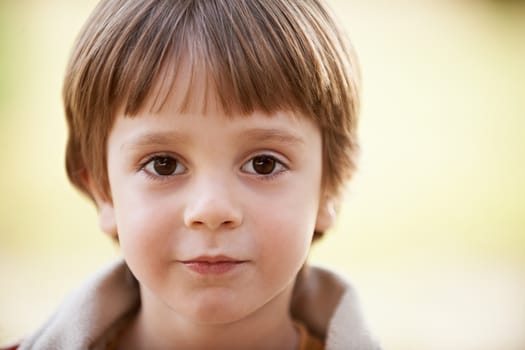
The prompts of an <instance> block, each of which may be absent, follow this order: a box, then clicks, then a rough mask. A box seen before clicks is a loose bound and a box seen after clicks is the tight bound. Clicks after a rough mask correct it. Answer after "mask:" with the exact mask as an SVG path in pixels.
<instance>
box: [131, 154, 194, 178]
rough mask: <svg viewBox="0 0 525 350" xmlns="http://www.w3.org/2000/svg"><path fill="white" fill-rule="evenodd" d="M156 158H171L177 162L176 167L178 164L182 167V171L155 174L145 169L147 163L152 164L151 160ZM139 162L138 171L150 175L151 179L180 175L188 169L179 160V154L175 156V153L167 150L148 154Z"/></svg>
mask: <svg viewBox="0 0 525 350" xmlns="http://www.w3.org/2000/svg"><path fill="white" fill-rule="evenodd" d="M158 158H171V159H173V160H174V161H175V162H177V168H178V167H179V166H182V167H183V168H184V169H183V171H182V172H175V173H173V174H170V175H160V174H157V173H156V172H155V171H149V170H147V169H146V167H147V166H148V165H150V164H152V162H153V161H155V160H156V159H158ZM139 164H140V165H139V169H138V170H139V171H141V172H143V173H144V174H146V175H147V176H148V177H151V178H153V179H161V180H162V179H168V178H171V177H173V176H180V175H182V174H184V173H186V171H187V170H188V167H187V166H186V165H185V164H184V161H181V159H180V157H179V156H176V155H174V154H171V153H168V152H161V153H154V154H150V155H148V156H147V157H145V158H144V160H142V161H141V162H140V163H139Z"/></svg>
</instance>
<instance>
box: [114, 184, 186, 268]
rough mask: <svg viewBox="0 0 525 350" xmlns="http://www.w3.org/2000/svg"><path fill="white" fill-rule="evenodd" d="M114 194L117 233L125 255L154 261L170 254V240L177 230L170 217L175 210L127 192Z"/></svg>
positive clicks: (173, 215) (159, 202)
mask: <svg viewBox="0 0 525 350" xmlns="http://www.w3.org/2000/svg"><path fill="white" fill-rule="evenodd" d="M115 192H116V193H117V196H116V198H115V213H116V218H117V229H118V235H119V241H120V245H121V247H122V250H123V252H124V254H125V255H128V256H130V257H133V256H135V255H138V256H140V255H144V256H145V257H148V256H151V255H155V256H156V257H157V258H162V257H163V256H166V255H167V254H169V247H170V239H171V237H172V233H173V232H174V230H175V228H176V222H175V219H176V215H175V214H174V213H173V211H174V210H176V209H174V208H172V207H170V206H169V205H167V204H165V203H163V202H162V201H153V200H151V199H148V198H144V197H143V196H141V195H140V194H137V193H131V192H130V191H127V192H126V191H124V192H122V193H119V192H118V191H115ZM172 204H173V202H172ZM172 206H173V205H172Z"/></svg>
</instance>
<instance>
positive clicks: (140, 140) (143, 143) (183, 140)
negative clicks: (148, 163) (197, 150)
mask: <svg viewBox="0 0 525 350" xmlns="http://www.w3.org/2000/svg"><path fill="white" fill-rule="evenodd" d="M188 143H189V139H188V137H187V136H185V135H183V134H181V133H178V132H173V131H171V132H152V133H145V134H141V135H139V136H136V137H133V138H131V139H130V140H128V141H125V142H124V143H122V145H121V147H120V148H121V150H124V149H131V150H133V149H137V148H142V147H154V146H166V145H174V144H176V145H181V144H182V145H184V144H188Z"/></svg>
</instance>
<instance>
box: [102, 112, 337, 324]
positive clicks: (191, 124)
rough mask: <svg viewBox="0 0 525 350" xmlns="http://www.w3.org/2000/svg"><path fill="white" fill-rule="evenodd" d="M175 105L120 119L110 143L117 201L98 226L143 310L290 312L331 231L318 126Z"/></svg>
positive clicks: (224, 315) (221, 318) (217, 319)
mask: <svg viewBox="0 0 525 350" xmlns="http://www.w3.org/2000/svg"><path fill="white" fill-rule="evenodd" d="M176 107H177V106H176V104H175V103H170V102H168V103H167V104H166V105H165V106H164V107H163V108H162V109H161V110H160V111H159V112H158V113H155V114H151V113H148V112H144V113H139V115H138V116H136V117H133V118H129V117H124V116H122V115H119V116H117V119H116V121H115V125H114V127H113V129H112V131H111V133H110V136H109V140H108V146H107V149H108V175H109V180H110V185H111V194H112V199H113V201H112V203H105V204H103V205H102V206H101V219H102V220H103V221H104V222H105V223H103V225H104V228H105V230H106V231H110V232H118V237H119V241H120V245H121V248H122V252H123V255H124V257H125V260H126V261H127V263H128V265H129V267H130V269H131V270H132V272H133V273H134V275H135V276H136V278H137V279H138V280H139V282H140V284H141V286H142V298H143V301H142V302H143V307H146V306H147V305H150V306H152V307H154V308H156V309H157V310H156V311H157V312H164V311H166V310H167V311H170V312H171V311H173V312H175V314H176V315H178V316H183V318H185V319H191V320H194V321H198V322H204V323H225V322H232V321H235V320H240V319H242V318H245V317H247V316H249V315H252V314H254V313H255V312H256V311H261V310H263V309H264V308H266V309H267V308H269V307H271V305H281V307H282V305H286V302H287V300H288V299H287V298H288V296H289V293H290V292H291V289H292V287H293V282H294V278H295V276H296V274H297V272H298V270H299V269H300V268H301V266H302V265H303V263H304V261H305V259H306V256H307V253H308V250H309V248H310V244H311V240H312V235H313V232H314V230H315V229H316V228H317V229H320V230H324V229H326V228H327V227H326V226H327V225H329V223H330V220H329V219H330V218H329V219H327V218H326V215H327V214H326V211H325V210H324V206H321V199H322V192H321V173H322V150H321V148H322V147H321V136H320V132H319V130H318V128H317V127H316V126H315V125H314V124H313V123H312V122H310V121H309V120H307V118H305V117H302V116H300V115H294V113H292V112H279V113H276V114H274V115H272V116H271V117H269V116H267V115H265V114H262V113H259V112H255V113H253V114H252V115H250V116H247V117H243V116H233V117H232V116H229V117H226V116H225V115H224V113H223V112H221V110H220V109H218V108H211V109H210V108H208V111H207V113H206V114H205V115H203V114H201V113H187V114H184V115H180V114H179V113H178V112H177V108H176ZM323 202H324V201H323ZM108 223H109V224H108ZM113 224H114V225H113ZM278 300H281V302H279V301H278ZM270 301H274V302H272V303H269V302H270ZM161 310H164V311H161Z"/></svg>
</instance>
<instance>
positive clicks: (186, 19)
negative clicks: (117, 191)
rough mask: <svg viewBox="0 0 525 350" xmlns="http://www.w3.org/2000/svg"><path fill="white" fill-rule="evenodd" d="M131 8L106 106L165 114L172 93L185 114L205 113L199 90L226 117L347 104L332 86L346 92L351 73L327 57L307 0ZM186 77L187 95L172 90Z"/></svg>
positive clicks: (212, 0) (312, 111)
mask: <svg viewBox="0 0 525 350" xmlns="http://www.w3.org/2000/svg"><path fill="white" fill-rule="evenodd" d="M130 3H132V2H130ZM283 6H284V8H283ZM299 6H301V7H304V8H302V9H299V8H298V7H299ZM129 7H130V8H129V11H136V13H137V15H135V20H134V21H130V22H127V23H126V27H125V28H122V34H123V35H121V36H119V38H118V39H117V41H116V43H114V44H113V45H112V50H111V51H112V52H114V53H116V54H118V56H117V57H114V58H113V59H111V58H110V59H109V61H110V62H111V61H113V62H116V64H115V69H114V70H113V71H112V72H109V73H111V74H109V75H108V76H107V80H106V81H108V84H106V87H107V89H106V91H107V98H108V100H107V105H110V106H112V107H113V109H114V108H123V109H124V113H125V114H126V115H131V116H133V115H135V114H137V113H138V111H139V110H140V109H141V108H143V107H144V104H145V101H146V100H147V99H153V100H154V101H155V102H154V104H153V106H154V109H158V108H161V107H162V105H163V104H164V103H165V101H166V99H167V98H168V95H169V94H170V93H175V94H176V97H177V99H178V100H179V101H181V103H180V104H179V106H180V109H181V112H184V111H186V110H187V109H188V108H189V107H190V106H196V105H197V106H200V107H201V108H202V111H205V110H206V107H207V106H206V104H205V103H203V104H198V103H195V98H194V97H195V96H194V95H195V92H197V93H198V94H202V93H205V94H207V93H213V94H215V96H216V99H217V102H218V104H219V107H221V108H222V109H223V110H224V111H225V113H226V114H227V115H230V114H233V113H238V114H250V113H251V112H253V111H254V110H261V111H264V112H267V113H272V112H274V111H276V110H282V109H296V110H297V109H298V110H300V111H301V112H303V113H304V114H307V115H310V116H317V115H318V114H319V112H320V111H319V110H318V109H319V107H320V106H322V105H324V106H326V105H327V103H326V102H328V101H327V100H330V103H328V105H338V106H345V105H348V101H345V99H344V94H340V93H336V90H334V89H333V84H334V82H335V83H339V84H340V85H341V86H340V87H341V88H343V89H342V90H345V88H344V87H345V86H346V87H348V82H346V81H345V76H346V74H345V72H344V67H343V66H342V65H339V64H338V61H339V60H338V59H337V57H327V54H326V53H327V52H332V53H333V52H334V47H333V46H334V41H333V39H334V38H330V39H331V40H332V42H329V41H328V38H327V37H326V35H327V33H324V34H323V35H321V34H320V33H316V32H319V29H318V28H317V27H316V23H315V20H323V18H322V17H319V13H318V12H319V10H320V9H319V8H315V6H314V5H313V4H312V3H311V2H310V1H304V4H292V3H288V2H283V1H279V3H278V4H276V3H274V2H273V1H264V3H262V2H259V1H231V0H228V1H225V0H222V1H221V0H205V1H204V0H201V1H198V0H196V1H195V0H187V1H154V2H151V3H150V4H149V6H146V8H144V7H142V8H141V9H140V10H139V9H138V8H136V9H134V8H132V5H130V6H129ZM305 10H306V11H305ZM314 11H315V12H316V16H314V15H313V13H312V12H314ZM141 12H142V13H141ZM305 13H306V14H308V13H311V14H312V15H311V17H310V18H305ZM324 19H326V20H328V18H327V17H326V16H325V18H324ZM325 27H326V26H325ZM126 33H133V35H126ZM328 34H330V33H328ZM332 34H334V35H335V34H336V33H335V32H333V33H332ZM336 39H338V40H336V41H335V44H336V46H338V45H337V43H338V42H339V38H337V37H336ZM329 46H331V47H329ZM342 47H343V46H339V48H341V50H339V51H338V52H339V53H340V54H344V52H343V50H342ZM99 77H100V76H99ZM181 79H183V80H184V83H183V84H177V86H179V85H182V86H184V89H181V88H179V90H182V91H172V87H173V86H174V85H175V84H174V83H175V81H176V80H177V81H180V80H181ZM330 80H331V81H332V83H330ZM203 81H204V85H203V84H202V82H203ZM197 82H200V83H201V84H198V83H197ZM203 86H204V88H205V91H204V92H202V91H199V89H201V90H202V87H203ZM162 87H169V88H168V89H165V88H162ZM330 87H332V89H330ZM206 100H207V99H206V98H205V99H204V101H206Z"/></svg>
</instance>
